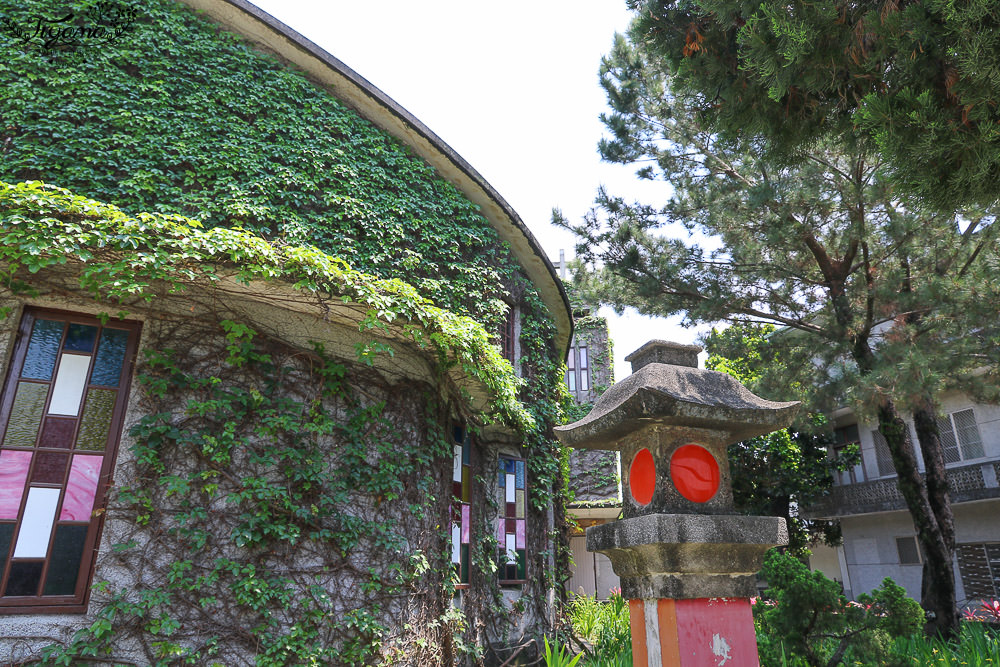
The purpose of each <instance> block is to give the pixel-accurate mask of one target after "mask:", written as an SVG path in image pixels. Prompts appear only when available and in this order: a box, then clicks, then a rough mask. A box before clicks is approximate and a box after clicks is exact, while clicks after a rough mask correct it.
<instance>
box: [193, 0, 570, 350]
mask: <svg viewBox="0 0 1000 667" xmlns="http://www.w3.org/2000/svg"><path fill="white" fill-rule="evenodd" d="M181 1H182V2H183V3H184V4H186V5H188V6H190V7H192V8H194V9H197V10H200V11H202V12H204V14H205V15H206V16H207V17H208V18H209V19H211V20H212V21H214V22H215V23H217V24H218V25H220V26H221V27H222V28H224V29H226V30H228V31H230V32H233V33H235V34H238V35H240V36H241V37H243V38H244V39H246V40H248V41H249V42H251V43H252V44H254V45H255V46H256V47H258V48H259V49H261V50H262V51H265V52H267V53H271V54H273V55H275V56H277V57H278V58H279V59H280V60H282V61H283V62H285V63H288V64H289V65H292V66H294V67H296V68H297V69H299V70H301V71H303V72H304V73H305V74H306V75H307V76H308V77H309V78H310V80H312V81H313V82H314V83H316V84H318V85H320V86H321V87H323V88H324V89H325V90H327V91H329V92H330V93H331V94H332V95H333V96H334V97H336V98H337V99H339V100H340V101H342V102H343V103H345V104H347V105H348V106H350V107H351V108H353V109H354V110H355V111H357V112H358V113H359V114H360V115H361V116H363V117H364V118H365V119H367V120H368V121H370V122H371V123H373V124H375V125H376V126H378V127H379V128H381V129H382V130H384V131H386V132H388V133H389V134H391V135H393V136H394V137H396V138H397V139H398V140H400V141H402V142H403V143H404V144H406V145H407V146H408V147H409V148H410V149H411V150H412V151H413V152H414V153H415V154H416V155H418V156H419V157H420V158H421V159H423V160H424V161H425V162H427V163H428V164H429V165H431V166H432V167H434V169H435V170H437V172H438V173H439V174H440V175H441V176H442V177H443V178H445V179H447V180H448V181H450V182H451V183H452V184H453V185H454V186H455V187H456V188H458V190H459V191H460V192H462V194H463V195H465V196H466V198H468V199H469V201H471V202H472V203H474V204H476V205H477V206H479V208H480V212H481V213H482V215H483V216H484V217H485V218H486V219H487V220H488V221H489V222H490V224H491V225H492V227H493V228H494V229H495V230H496V232H497V234H498V235H499V236H500V238H501V239H502V240H503V241H506V242H507V243H508V244H509V245H510V247H511V250H512V252H513V253H514V256H515V257H516V258H517V260H518V262H519V263H520V264H521V266H522V268H523V269H524V271H525V273H526V274H527V276H528V278H529V279H530V280H531V281H532V283H533V284H534V285H535V287H536V289H537V290H538V293H539V295H540V296H541V298H542V301H543V302H544V303H545V305H546V307H547V308H548V309H549V312H550V313H551V315H552V319H553V320H554V322H555V326H556V330H557V340H556V349H557V351H558V352H559V354H560V355H562V356H565V352H566V350H567V349H568V347H569V341H570V337H571V336H572V333H573V319H572V307H571V306H570V303H569V297H568V296H567V295H566V291H565V289H564V288H563V286H562V282H561V281H560V280H559V278H558V276H557V275H556V272H555V269H554V268H553V266H552V263H551V262H550V261H549V259H548V257H546V255H545V253H544V252H543V251H542V248H541V246H540V245H539V244H538V241H537V240H536V239H535V237H534V235H532V233H531V231H530V230H529V229H528V228H527V227H526V226H525V224H524V222H523V221H522V220H521V218H520V216H518V214H517V213H516V212H515V211H514V209H513V208H511V206H510V204H508V203H507V202H506V201H504V199H503V197H501V196H500V194H499V193H498V192H497V191H496V190H494V189H493V187H492V186H491V185H490V184H489V183H487V182H486V180H485V179H484V178H483V177H482V176H481V175H480V174H479V173H478V172H477V171H476V170H475V169H473V168H472V166H471V165H470V164H469V163H468V162H466V161H465V160H464V159H463V158H462V157H461V156H460V155H459V154H458V153H456V152H455V151H454V150H453V149H452V148H451V147H450V146H448V145H447V144H446V143H445V142H444V141H442V140H441V138H440V137H438V136H437V135H436V134H434V133H433V132H432V131H431V130H430V129H429V128H428V127H427V126H425V125H424V124H423V123H421V122H420V121H419V120H417V119H416V118H415V117H414V116H413V115H412V114H410V113H409V112H408V111H407V110H406V109H404V108H403V107H401V106H400V105H399V104H397V103H396V102H394V101H393V100H392V99H390V98H389V97H388V96H387V95H386V94H385V93H383V92H382V91H381V90H379V89H378V88H376V87H375V86H373V85H372V84H371V83H370V82H369V81H367V80H366V79H365V78H364V77H362V76H361V75H359V74H358V73H357V72H355V71H354V70H352V69H351V68H350V67H348V66H347V65H345V64H344V63H342V62H341V61H340V60H338V59H336V58H335V57H333V56H332V55H330V54H329V53H327V52H326V51H324V50H323V49H321V48H320V47H319V46H318V45H316V44H315V43H313V42H312V41H310V40H308V39H306V38H305V37H304V36H302V35H300V34H299V33H297V32H296V31H294V30H292V29H291V28H290V27H288V26H287V25H285V24H284V23H282V22H281V21H278V20H277V19H276V18H274V17H273V16H271V15H270V14H268V13H266V12H264V11H263V10H261V9H259V8H258V7H256V6H254V5H252V4H251V3H249V2H246V0H181Z"/></svg>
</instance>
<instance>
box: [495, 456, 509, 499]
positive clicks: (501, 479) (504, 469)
mask: <svg viewBox="0 0 1000 667" xmlns="http://www.w3.org/2000/svg"><path fill="white" fill-rule="evenodd" d="M503 461H504V460H503V459H500V472H499V478H498V480H497V481H498V483H499V484H500V495H501V496H502V495H503V485H504V483H506V481H507V466H505V465H504V463H503Z"/></svg>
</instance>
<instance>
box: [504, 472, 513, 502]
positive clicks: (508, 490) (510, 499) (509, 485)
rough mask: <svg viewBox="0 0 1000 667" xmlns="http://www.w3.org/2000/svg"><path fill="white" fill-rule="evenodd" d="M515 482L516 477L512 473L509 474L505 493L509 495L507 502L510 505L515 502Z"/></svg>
mask: <svg viewBox="0 0 1000 667" xmlns="http://www.w3.org/2000/svg"><path fill="white" fill-rule="evenodd" d="M514 480H515V477H514V475H511V474H510V473H507V479H506V480H505V481H506V483H505V484H504V491H505V492H506V494H507V499H506V500H507V502H508V503H512V502H514V488H515V487H514Z"/></svg>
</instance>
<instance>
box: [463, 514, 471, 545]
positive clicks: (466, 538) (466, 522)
mask: <svg viewBox="0 0 1000 667" xmlns="http://www.w3.org/2000/svg"><path fill="white" fill-rule="evenodd" d="M470 523H471V522H470V521H469V506H468V505H462V544H468V543H469V524H470Z"/></svg>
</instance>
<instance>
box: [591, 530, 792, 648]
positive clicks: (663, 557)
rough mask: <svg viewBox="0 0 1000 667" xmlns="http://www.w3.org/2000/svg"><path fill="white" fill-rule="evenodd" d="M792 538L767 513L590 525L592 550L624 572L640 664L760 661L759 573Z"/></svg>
mask: <svg viewBox="0 0 1000 667" xmlns="http://www.w3.org/2000/svg"><path fill="white" fill-rule="evenodd" d="M787 542H788V532H787V530H786V527H785V520H784V519H782V518H779V517H764V516H738V515H709V516H705V515H698V514H646V515H643V516H638V517H633V518H631V519H623V520H621V521H615V522H613V523H608V524H604V525H602V526H594V527H592V528H589V529H588V530H587V550H588V551H599V552H601V553H603V554H606V555H607V556H608V557H609V558H610V559H611V563H612V566H613V567H614V570H615V572H616V573H617V574H618V576H620V577H621V580H622V596H623V597H625V598H626V599H627V600H628V601H629V612H630V614H631V625H632V662H633V664H634V665H642V666H643V667H646V666H647V665H649V666H650V667H653V666H655V667H702V666H706V667H707V666H709V665H711V666H712V667H720V666H721V665H728V666H730V667H756V666H757V665H758V664H759V663H758V662H757V637H756V635H755V634H754V625H753V615H752V614H751V611H750V601H749V598H750V597H752V596H753V595H755V594H756V584H755V579H756V577H755V573H756V572H757V570H759V569H760V566H761V562H762V561H763V558H764V554H765V552H766V551H767V550H768V549H770V548H771V547H773V546H777V545H780V544H786V543H787Z"/></svg>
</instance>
